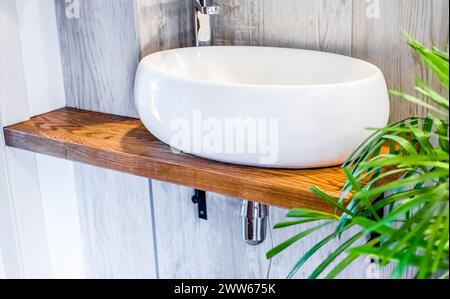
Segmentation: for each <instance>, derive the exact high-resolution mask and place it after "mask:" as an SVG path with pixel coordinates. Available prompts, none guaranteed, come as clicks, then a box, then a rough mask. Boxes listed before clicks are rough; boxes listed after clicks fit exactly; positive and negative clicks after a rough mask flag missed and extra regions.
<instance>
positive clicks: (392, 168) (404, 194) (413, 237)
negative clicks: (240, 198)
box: [267, 36, 449, 278]
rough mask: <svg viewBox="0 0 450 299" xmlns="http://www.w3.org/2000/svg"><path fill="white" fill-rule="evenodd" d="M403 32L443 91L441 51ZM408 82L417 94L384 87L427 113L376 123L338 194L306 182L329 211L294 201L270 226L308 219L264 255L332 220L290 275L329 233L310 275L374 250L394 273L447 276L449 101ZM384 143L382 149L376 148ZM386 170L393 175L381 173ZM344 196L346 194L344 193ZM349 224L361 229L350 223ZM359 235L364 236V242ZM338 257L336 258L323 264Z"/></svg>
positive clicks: (331, 274)
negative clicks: (333, 244) (328, 248)
mask: <svg viewBox="0 0 450 299" xmlns="http://www.w3.org/2000/svg"><path fill="white" fill-rule="evenodd" d="M407 40H408V43H409V45H410V46H411V47H412V49H413V50H414V51H415V52H416V53H417V55H419V56H420V58H421V60H422V62H423V63H424V64H425V65H426V66H427V68H428V69H429V70H430V71H431V72H432V73H433V74H434V75H435V76H436V78H437V79H438V81H439V82H440V84H441V85H442V86H443V88H444V89H445V90H444V92H443V93H445V94H448V87H449V86H448V85H449V78H448V77H449V55H448V53H445V52H443V51H441V50H439V49H437V48H434V47H433V48H431V49H430V48H426V47H425V46H424V45H422V44H420V43H419V42H417V41H416V40H414V39H413V38H411V37H409V36H408V37H407ZM415 89H416V91H417V93H418V94H419V95H420V97H414V96H411V95H408V94H405V93H402V92H399V91H391V95H392V96H396V97H400V98H403V99H405V100H407V101H410V102H413V103H415V104H417V105H422V106H424V107H426V108H428V110H429V111H430V115H429V116H427V117H410V118H407V119H404V120H402V121H399V122H396V123H393V124H391V125H388V126H387V127H385V128H382V129H376V130H375V131H374V133H373V134H372V135H371V136H370V138H368V139H367V140H366V141H365V142H364V143H363V144H362V145H361V146H360V147H359V148H357V149H356V150H355V152H354V154H352V155H351V157H350V158H349V159H348V160H347V161H346V162H345V163H344V164H343V171H344V173H345V175H346V178H347V183H346V185H345V186H344V187H343V189H342V192H341V196H340V198H332V197H330V196H328V195H327V194H325V193H324V192H322V191H321V190H319V189H318V188H315V187H313V188H311V190H312V192H314V193H315V194H317V195H318V196H320V197H321V198H322V199H323V200H325V201H327V202H328V203H330V204H332V205H333V206H334V207H335V208H336V214H329V213H324V212H320V211H313V210H307V209H293V210H292V211H290V212H289V213H288V214H287V217H289V218H291V221H288V222H284V223H278V224H277V225H276V226H275V228H284V227H288V226H296V225H300V224H303V223H314V226H313V227H312V228H309V229H308V230H306V231H301V232H299V233H298V234H297V235H295V236H294V237H292V238H291V239H289V240H287V241H285V242H283V243H282V244H280V245H278V246H276V247H275V248H273V249H272V250H270V251H269V252H268V253H267V258H269V259H270V258H272V257H274V256H275V255H277V254H279V253H280V252H282V251H283V250H284V249H286V248H287V247H289V246H290V245H292V244H294V243H295V242H297V241H300V240H301V239H302V238H304V237H306V236H307V235H309V234H312V233H314V232H316V231H318V230H319V229H321V228H323V227H324V226H328V225H335V227H336V229H335V230H334V231H333V232H332V233H331V234H330V235H328V236H326V237H325V238H323V239H322V240H319V241H318V242H317V243H315V244H314V245H313V246H312V247H311V248H310V249H309V250H308V251H307V252H305V253H303V256H301V257H300V259H299V260H298V262H297V263H296V264H295V265H294V267H293V268H292V270H291V271H290V273H289V275H288V277H289V278H292V277H293V276H294V275H295V273H296V272H297V271H298V270H299V269H300V268H301V267H302V266H303V265H304V264H305V262H306V261H308V259H309V258H310V257H311V256H312V255H314V253H316V252H317V251H318V250H319V249H320V248H322V247H323V246H324V245H325V244H327V243H328V242H329V241H331V240H332V239H334V238H342V239H343V240H342V242H341V245H340V246H339V247H338V248H335V249H334V250H333V251H332V252H331V253H330V254H329V256H328V257H327V258H326V259H324V260H323V261H322V262H321V263H320V264H319V265H318V266H317V268H316V269H315V270H314V271H313V272H312V273H311V274H310V278H317V277H319V276H321V277H326V278H335V277H337V276H338V275H339V274H340V273H341V272H342V271H343V270H344V269H346V268H347V267H348V266H349V265H350V264H351V263H352V262H354V261H355V260H356V259H357V258H358V257H360V256H375V257H377V259H378V260H379V262H380V265H381V266H386V265H388V264H394V265H395V267H394V268H393V270H392V273H391V274H392V277H393V278H400V277H402V275H403V274H404V273H405V271H406V270H407V269H408V268H411V267H412V269H413V272H414V273H415V277H416V278H436V277H440V278H448V276H449V248H448V246H449V241H448V239H449V205H448V201H449V140H448V136H449V134H448V126H449V121H448V112H449V111H448V109H449V101H448V99H447V98H446V97H445V96H443V95H441V93H440V92H438V91H436V90H434V89H432V88H431V87H430V86H429V85H428V84H427V83H425V81H424V80H422V79H420V78H418V79H417V80H416V88H415ZM386 145H388V147H389V150H388V152H383V151H382V148H383V147H386ZM391 176H392V177H395V178H396V179H395V180H392V179H390V180H386V178H389V177H391ZM348 197H350V200H346V199H348ZM355 227H358V228H360V229H358V230H355V229H352V230H350V228H355ZM344 232H347V233H346V234H345V238H344V237H343V236H344V235H343V233H344ZM349 232H350V233H349ZM368 236H371V238H368ZM361 240H366V242H364V243H363V244H364V245H361ZM343 254H345V257H344V258H343V257H341V255H343ZM338 258H340V259H339V263H338V264H337V265H336V263H334V264H333V265H334V267H328V266H330V264H331V263H332V262H334V261H335V260H337V259H338ZM328 268H332V269H328Z"/></svg>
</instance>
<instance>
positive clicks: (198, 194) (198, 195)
mask: <svg viewBox="0 0 450 299" xmlns="http://www.w3.org/2000/svg"><path fill="white" fill-rule="evenodd" d="M192 202H193V203H194V204H196V205H197V206H198V218H200V219H204V220H208V212H207V210H206V192H205V191H202V190H198V189H195V194H194V196H192Z"/></svg>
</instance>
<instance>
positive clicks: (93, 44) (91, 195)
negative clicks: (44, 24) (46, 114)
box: [56, 0, 156, 278]
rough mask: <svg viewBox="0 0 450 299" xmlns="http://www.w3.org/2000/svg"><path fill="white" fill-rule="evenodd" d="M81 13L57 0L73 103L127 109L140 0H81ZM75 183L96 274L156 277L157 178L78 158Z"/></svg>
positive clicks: (90, 269) (90, 271) (130, 109)
mask: <svg viewBox="0 0 450 299" xmlns="http://www.w3.org/2000/svg"><path fill="white" fill-rule="evenodd" d="M79 3H80V18H79V19H76V18H75V19H70V18H67V17H66V13H65V12H66V3H65V1H64V0H56V14H57V24H58V29H59V39H60V45H61V52H62V61H63V75H64V83H65V90H66V98H67V104H68V106H72V107H75V108H83V109H89V110H94V111H100V112H107V113H113V114H118V115H125V116H137V114H136V110H135V108H134V100H133V91H134V88H133V86H134V76H135V71H136V68H137V65H138V62H139V53H140V49H139V41H138V38H137V32H136V22H135V21H136V20H135V4H136V3H135V1H134V0H80V1H79ZM75 184H76V188H77V198H78V205H79V207H80V222H81V227H82V235H83V241H84V254H85V257H86V259H87V267H86V268H87V269H86V272H87V275H88V276H89V277H95V278H151V277H155V275H156V270H155V262H154V250H153V233H152V223H151V211H150V194H149V181H148V180H147V179H144V178H138V177H134V176H128V175H125V174H121V173H116V172H112V171H108V170H105V169H100V168H96V167H89V166H85V165H76V167H75Z"/></svg>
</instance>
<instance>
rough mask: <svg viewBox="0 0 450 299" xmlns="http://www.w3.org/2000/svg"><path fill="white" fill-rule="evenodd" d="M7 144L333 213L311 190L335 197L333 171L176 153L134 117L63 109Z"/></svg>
mask: <svg viewBox="0 0 450 299" xmlns="http://www.w3.org/2000/svg"><path fill="white" fill-rule="evenodd" d="M4 132H5V138H6V144H7V145H9V146H12V147H17V148H21V149H25V150H30V151H34V152H38V153H42V154H48V155H52V156H56V157H60V158H65V159H68V160H73V161H78V162H83V163H87V164H91V165H95V166H99V167H104V168H108V169H113V170H118V171H122V172H126V173H129V174H133V175H138V176H144V177H149V178H153V179H157V180H162V181H167V182H171V183H175V184H180V185H184V186H190V187H193V188H197V189H201V190H206V191H212V192H216V193H220V194H224V195H228V196H234V197H239V198H243V199H248V200H253V201H258V202H262V203H266V204H269V205H275V206H279V207H283V208H288V209H289V208H293V207H301V208H313V209H318V210H322V211H329V212H330V211H333V209H332V208H331V207H330V206H329V205H328V204H326V203H324V202H323V201H322V200H320V199H318V198H317V197H316V196H314V195H313V194H312V193H311V192H310V191H309V189H310V187H311V186H317V187H319V188H321V189H322V190H323V191H325V192H327V193H329V194H331V195H333V196H338V194H339V191H340V188H341V187H342V185H343V184H344V182H345V177H344V175H343V173H342V171H341V169H340V168H338V167H333V168H322V169H312V170H311V169H304V170H280V169H265V168H257V167H247V166H239V165H231V164H224V163H219V162H214V161H210V160H205V159H201V158H197V157H194V156H191V155H187V154H176V153H173V152H172V151H171V149H170V148H169V147H168V146H167V145H165V144H164V143H162V142H161V141H159V140H157V139H156V138H155V137H153V136H152V135H151V134H150V133H149V132H148V131H147V130H146V129H145V128H144V127H143V125H142V123H141V122H140V121H139V120H137V119H134V118H128V117H122V116H114V115H109V114H103V113H97V112H89V111H84V110H77V109H73V108H63V109H60V110H56V111H54V112H50V113H47V114H44V115H41V116H37V117H33V118H32V119H31V120H29V121H26V122H22V123H19V124H16V125H13V126H10V127H7V128H5V131H4Z"/></svg>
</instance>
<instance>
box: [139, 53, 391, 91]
mask: <svg viewBox="0 0 450 299" xmlns="http://www.w3.org/2000/svg"><path fill="white" fill-rule="evenodd" d="M220 48H222V49H227V48H234V49H237V48H245V49H267V50H276V51H283V50H290V51H293V52H294V51H298V52H304V53H312V54H318V55H327V56H337V57H339V58H343V59H347V60H348V61H349V62H353V63H359V64H361V65H364V66H366V67H368V68H370V69H371V71H373V74H371V75H369V76H366V77H362V78H361V79H356V80H348V81H343V82H332V83H313V84H254V83H227V82H218V81H208V80H202V79H194V78H190V77H183V76H180V75H176V74H173V73H171V72H169V71H164V70H161V69H158V68H157V67H156V66H154V65H151V63H152V59H154V58H155V57H157V56H160V55H165V54H171V53H173V52H179V51H191V50H206V51H214V49H220ZM140 65H141V67H145V68H147V69H148V70H149V71H151V72H152V73H154V74H155V75H158V77H161V78H164V79H169V80H180V81H185V82H191V83H195V84H205V85H208V86H220V87H233V88H238V87H239V88H249V89H250V88H258V89H309V88H317V87H320V88H327V87H330V88H336V87H340V86H342V87H345V86H348V85H353V84H357V83H363V82H366V81H370V80H376V79H378V78H379V77H380V76H382V77H384V75H383V72H382V71H381V70H380V69H379V68H378V67H377V66H376V65H374V64H372V63H370V62H367V61H365V60H361V59H358V58H354V57H351V56H346V55H341V54H336V53H330V52H323V51H316V50H307V49H295V48H278V47H259V46H210V47H200V48H198V47H184V48H174V49H169V50H164V51H160V52H155V53H153V54H150V55H147V56H145V57H144V58H143V59H142V60H141V62H140Z"/></svg>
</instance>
